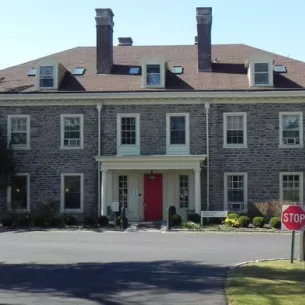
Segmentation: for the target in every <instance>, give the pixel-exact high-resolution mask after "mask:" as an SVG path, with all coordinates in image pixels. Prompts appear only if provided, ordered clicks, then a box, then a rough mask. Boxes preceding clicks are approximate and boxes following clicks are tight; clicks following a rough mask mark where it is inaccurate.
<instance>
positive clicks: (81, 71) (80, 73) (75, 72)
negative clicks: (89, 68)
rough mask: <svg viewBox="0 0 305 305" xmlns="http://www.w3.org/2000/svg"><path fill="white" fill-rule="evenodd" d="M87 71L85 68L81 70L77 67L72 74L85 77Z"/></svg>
mask: <svg viewBox="0 0 305 305" xmlns="http://www.w3.org/2000/svg"><path fill="white" fill-rule="evenodd" d="M85 71H86V69H85V68H81V67H76V68H74V69H73V72H72V74H73V75H84V73H85Z"/></svg>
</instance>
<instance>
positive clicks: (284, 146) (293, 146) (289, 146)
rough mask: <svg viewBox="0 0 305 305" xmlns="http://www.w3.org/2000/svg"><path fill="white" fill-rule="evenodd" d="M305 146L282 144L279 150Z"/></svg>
mask: <svg viewBox="0 0 305 305" xmlns="http://www.w3.org/2000/svg"><path fill="white" fill-rule="evenodd" d="M303 147H304V146H303V145H285V144H280V145H279V148H303Z"/></svg>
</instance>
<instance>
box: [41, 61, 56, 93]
mask: <svg viewBox="0 0 305 305" xmlns="http://www.w3.org/2000/svg"><path fill="white" fill-rule="evenodd" d="M39 84H40V88H53V87H54V66H40V81H39Z"/></svg>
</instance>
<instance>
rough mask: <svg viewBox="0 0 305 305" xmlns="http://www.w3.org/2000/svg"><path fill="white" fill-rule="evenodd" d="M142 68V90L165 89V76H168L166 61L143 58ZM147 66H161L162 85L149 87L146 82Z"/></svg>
mask: <svg viewBox="0 0 305 305" xmlns="http://www.w3.org/2000/svg"><path fill="white" fill-rule="evenodd" d="M140 63H141V68H142V88H152V89H155V88H165V76H166V75H165V74H166V69H165V68H166V66H165V60H164V59H160V58H151V57H149V58H147V57H146V58H142V60H141V62H140ZM147 65H159V66H160V85H148V84H147V80H146V76H147V75H146V66H147Z"/></svg>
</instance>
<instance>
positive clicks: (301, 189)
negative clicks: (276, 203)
mask: <svg viewBox="0 0 305 305" xmlns="http://www.w3.org/2000/svg"><path fill="white" fill-rule="evenodd" d="M286 175H295V176H296V175H298V176H299V179H300V187H299V197H300V205H303V202H304V197H303V196H304V195H303V187H304V184H303V172H280V201H283V176H286Z"/></svg>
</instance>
